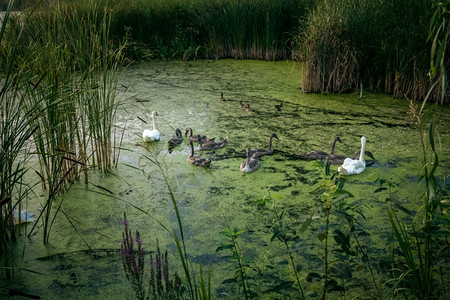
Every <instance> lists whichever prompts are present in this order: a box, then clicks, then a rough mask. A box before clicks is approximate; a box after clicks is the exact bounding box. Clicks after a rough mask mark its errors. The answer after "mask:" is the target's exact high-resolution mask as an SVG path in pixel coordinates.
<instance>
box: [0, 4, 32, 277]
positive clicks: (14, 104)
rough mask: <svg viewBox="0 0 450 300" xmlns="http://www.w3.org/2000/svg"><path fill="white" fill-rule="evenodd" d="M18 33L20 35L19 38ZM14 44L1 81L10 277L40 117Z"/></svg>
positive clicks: (0, 242) (2, 225)
mask: <svg viewBox="0 0 450 300" xmlns="http://www.w3.org/2000/svg"><path fill="white" fill-rule="evenodd" d="M11 5H12V2H10V6H9V7H8V9H7V10H6V13H5V15H4V18H3V21H2V24H1V29H0V44H2V43H3V42H4V38H5V31H6V27H7V26H9V17H10V15H9V14H10V8H11ZM20 34H21V33H20V32H19V37H20ZM16 50H17V49H16V48H15V47H14V45H12V46H11V47H9V48H8V54H9V55H7V56H6V58H5V59H6V60H5V61H4V64H3V67H4V68H2V70H1V72H2V78H1V81H0V86H1V88H0V170H1V171H0V259H1V260H2V261H1V266H2V268H1V270H2V273H3V271H4V272H5V276H6V277H7V278H9V277H10V276H12V275H13V272H12V271H11V270H12V269H10V267H11V261H10V258H9V255H8V244H9V242H11V241H15V240H16V232H15V227H14V225H15V224H16V223H17V222H19V221H20V220H15V219H14V210H18V211H19V212H20V210H21V209H22V200H23V199H25V197H26V196H27V194H28V193H29V192H30V191H31V188H32V184H31V183H27V182H25V180H24V176H25V174H26V172H27V171H28V166H27V164H26V163H27V162H28V160H29V158H30V151H29V150H30V149H29V144H30V143H29V139H30V138H31V136H32V135H33V133H34V132H35V131H36V130H37V128H36V127H32V126H30V125H29V123H28V122H27V121H28V120H30V119H31V120H36V119H38V118H39V117H40V111H39V109H38V108H37V107H34V108H32V109H31V110H25V109H24V104H25V96H26V95H25V93H23V89H27V88H28V83H27V82H24V80H23V79H24V78H27V77H28V75H29V74H28V73H29V71H28V70H26V69H22V68H19V69H17V68H14V66H15V64H16V61H17V60H18V56H17V52H16Z"/></svg>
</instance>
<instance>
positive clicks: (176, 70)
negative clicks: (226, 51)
mask: <svg viewBox="0 0 450 300" xmlns="http://www.w3.org/2000/svg"><path fill="white" fill-rule="evenodd" d="M119 83H120V85H119V95H118V97H120V102H121V105H120V108H119V110H118V122H117V132H118V133H117V134H118V135H122V128H125V131H124V132H123V141H122V145H121V149H120V151H121V152H120V160H119V162H118V166H117V169H115V170H114V174H106V175H104V174H99V173H97V172H96V171H92V172H91V177H90V181H91V182H90V184H88V185H85V184H84V183H81V182H77V183H75V184H74V185H73V186H72V188H71V189H70V191H69V192H68V193H67V194H65V195H63V196H62V197H60V198H59V199H58V200H57V203H56V204H55V205H60V204H61V208H60V211H59V213H58V215H57V217H56V219H55V222H54V224H53V226H52V228H51V234H50V243H49V244H47V245H43V244H42V227H41V224H40V223H39V224H38V225H37V229H35V230H34V232H33V234H32V236H31V237H30V238H29V239H27V238H23V239H19V241H18V243H16V244H13V247H14V249H13V251H14V255H15V256H14V260H15V262H16V264H17V266H19V267H21V268H23V269H26V270H28V271H25V270H23V271H20V272H19V271H16V272H15V277H14V278H13V280H11V281H9V282H4V283H2V285H1V287H8V288H11V289H14V290H17V291H22V292H26V293H29V294H32V295H39V296H41V297H43V298H45V299H76V298H80V299H81V298H83V299H100V298H104V299H133V298H134V292H133V290H132V288H131V286H130V284H129V283H128V281H127V279H126V277H125V274H124V272H123V266H122V261H121V258H120V254H119V253H118V250H119V249H120V242H121V239H122V231H123V225H122V223H121V220H122V218H123V214H124V213H126V214H127V219H128V223H129V225H130V229H131V230H132V231H133V232H135V230H139V232H140V235H141V240H142V241H143V247H144V249H145V250H148V251H154V250H155V249H156V240H158V241H159V245H160V247H161V249H163V250H165V249H167V250H168V253H169V262H170V264H171V268H172V273H174V272H175V271H177V272H178V274H181V275H183V272H182V267H181V263H180V259H179V258H178V254H177V249H176V245H175V242H174V241H173V238H172V236H171V232H170V231H172V230H175V232H179V231H178V224H177V217H176V214H175V210H174V207H173V204H172V201H171V199H170V196H169V193H168V188H167V185H166V183H165V179H164V176H163V174H162V173H161V170H163V172H164V174H165V176H166V178H167V180H168V183H169V185H170V187H171V189H172V190H173V192H174V196H175V199H176V201H177V205H178V209H179V211H180V216H181V220H182V224H183V230H184V234H185V241H186V249H187V253H188V258H189V260H190V261H191V262H192V263H193V264H194V265H193V268H194V270H195V271H196V272H197V270H198V266H197V265H196V264H199V263H201V264H202V265H203V268H204V270H205V269H206V268H210V270H211V282H212V285H213V289H214V294H215V295H216V296H217V297H224V298H230V297H232V296H233V295H235V294H237V289H238V284H237V283H235V284H222V282H223V281H224V280H225V279H229V278H232V277H233V275H234V270H235V263H236V262H235V261H229V260H228V259H226V258H225V256H227V255H230V254H231V251H219V252H216V249H217V248H218V247H219V246H221V245H224V244H228V243H229V240H227V238H226V237H225V236H224V235H222V234H220V232H221V231H223V230H224V229H225V228H229V229H230V230H232V231H233V230H236V231H240V230H246V231H245V232H244V233H242V234H241V235H239V237H238V243H239V247H240V250H241V251H242V255H243V259H244V260H245V262H246V263H247V264H248V265H249V268H248V272H253V273H252V274H269V273H270V274H277V276H278V277H276V278H279V282H281V281H283V280H284V281H285V282H287V281H294V280H295V279H294V275H293V272H292V271H291V270H290V265H289V264H286V262H287V261H288V259H289V257H288V255H287V252H286V248H285V246H284V244H283V243H282V242H280V241H278V240H277V239H274V240H271V238H272V236H273V226H274V224H277V222H276V220H277V216H279V215H280V212H281V211H282V209H288V210H287V214H286V215H287V217H286V222H287V223H288V224H289V226H290V228H292V229H293V228H297V230H298V229H299V228H300V226H301V222H302V220H305V218H306V217H308V216H311V215H312V214H315V212H317V211H318V210H320V205H318V204H317V201H316V200H315V199H316V198H317V195H316V194H315V193H314V191H315V190H316V188H317V187H318V184H319V183H317V181H316V179H317V178H318V176H319V175H321V174H323V172H324V170H323V169H321V168H320V167H318V166H317V165H315V164H314V163H311V162H307V161H303V160H299V158H298V154H301V153H305V152H308V151H310V150H313V149H317V150H323V151H327V152H329V151H330V148H331V143H332V141H333V138H334V137H335V136H339V137H340V138H341V140H342V143H338V144H337V145H336V153H337V154H347V155H352V154H353V153H354V152H355V151H357V150H359V149H360V147H361V145H360V138H361V136H363V135H364V136H365V137H366V138H367V150H369V151H371V152H372V153H373V155H374V156H375V159H376V160H375V161H374V162H373V163H372V164H371V165H370V166H368V167H367V168H366V170H365V171H364V172H363V173H362V174H359V175H354V176H349V177H348V178H347V181H346V183H345V190H347V191H349V192H351V193H352V194H353V196H354V197H353V198H348V199H347V200H348V202H349V203H354V205H357V207H358V209H359V210H360V211H361V214H362V215H364V218H362V217H361V218H360V223H361V224H360V226H362V227H363V228H364V230H365V231H367V232H368V233H369V234H370V235H369V236H367V237H366V238H365V239H364V240H363V242H364V243H365V245H367V253H368V255H369V256H370V257H372V258H374V259H379V260H382V259H383V257H386V256H388V253H389V250H388V246H387V243H388V241H390V240H392V238H391V232H390V225H389V219H388V215H387V212H386V203H385V199H386V198H388V197H390V195H389V194H388V192H387V191H382V192H380V193H374V191H375V190H376V189H377V188H378V187H379V182H380V181H379V179H385V180H387V181H389V182H393V183H395V184H396V185H394V187H393V189H392V192H393V195H392V198H393V199H394V201H396V202H397V203H398V204H400V205H402V206H404V207H405V208H407V209H408V210H409V211H410V212H411V213H412V214H413V215H414V214H415V213H417V212H418V211H419V209H420V206H421V200H420V198H419V197H420V195H421V194H422V193H423V191H424V187H423V185H421V184H418V183H417V179H418V178H419V176H420V175H421V173H420V169H421V166H422V158H423V154H422V152H421V146H420V145H421V142H420V135H419V132H418V130H417V129H416V127H415V123H414V121H415V120H414V118H413V117H412V116H411V115H410V114H408V112H409V107H408V103H407V101H405V100H396V99H392V98H391V97H389V96H386V95H381V94H372V93H369V92H364V93H363V97H362V99H358V98H359V92H356V91H355V92H354V93H349V94H342V95H331V94H330V95H326V96H325V95H312V94H303V93H302V90H301V87H300V71H299V66H298V65H297V64H295V63H292V62H285V61H282V62H262V61H236V60H219V61H192V62H150V63H145V64H144V63H143V64H138V65H135V66H130V67H129V68H128V69H127V70H125V71H124V72H123V73H122V74H121V75H120V78H119ZM221 93H223V94H224V98H225V101H221V100H220V95H221ZM247 104H248V105H249V106H250V107H251V108H252V110H249V109H246V108H245V106H246V105H247ZM243 106H244V107H243ZM152 111H156V112H157V113H158V115H159V116H156V117H155V123H156V128H157V129H158V131H159V132H160V134H161V140H160V141H159V142H155V143H149V144H145V143H144V142H143V141H142V136H141V135H142V131H143V130H144V129H146V128H147V129H152V128H151V127H152V122H151V119H150V115H151V112H152ZM142 120H143V121H145V122H146V123H144V122H143V121H142ZM449 120H450V111H449V110H448V108H443V109H442V111H441V112H440V118H439V122H438V125H437V129H438V131H439V137H440V143H441V144H440V145H438V146H439V153H438V154H439V156H440V166H441V168H440V170H439V172H441V173H443V174H446V173H448V170H449V168H450V160H449V157H450V156H449V151H450V136H449V135H450V128H449V127H448V126H447V125H448V124H449ZM187 127H191V128H192V129H193V131H194V134H205V135H207V136H208V137H216V140H220V139H222V138H225V137H228V143H227V145H226V146H225V147H223V148H220V149H217V150H214V151H197V150H198V146H197V145H196V146H195V147H196V149H195V150H196V154H198V155H201V156H204V157H207V158H209V159H211V160H212V162H211V166H210V167H209V168H201V167H195V166H192V165H190V164H189V163H188V162H187V161H186V159H187V156H188V155H189V153H190V148H189V145H188V144H187V140H186V138H184V140H183V143H182V144H181V145H179V146H177V147H175V148H173V149H172V150H171V151H169V150H168V147H167V141H168V140H169V139H170V138H171V137H172V136H173V135H175V129H176V128H180V129H181V131H182V132H183V133H184V131H185V129H186V128H187ZM272 133H276V134H277V136H278V137H279V140H277V139H273V148H274V154H273V155H271V156H264V157H262V158H260V168H259V169H258V170H257V171H255V172H253V173H249V174H245V173H243V172H240V170H239V166H240V164H241V162H242V161H243V160H244V155H243V154H242V153H241V152H242V151H244V150H245V149H246V148H248V147H250V148H268V144H269V136H270V135H271V134H272ZM155 163H156V164H158V165H159V167H158V166H157V165H156V164H155ZM337 167H338V166H331V171H332V172H333V171H336V170H337ZM99 187H101V188H99ZM106 190H107V191H110V192H111V193H112V194H111V193H108V192H106ZM44 195H45V193H42V195H41V197H43V198H42V199H40V201H41V202H42V203H43V202H44V201H45V199H44V198H45V196H44ZM37 196H38V197H39V196H40V195H39V193H38V194H37ZM34 197H36V195H34ZM36 200H37V199H36V198H31V197H30V199H28V200H27V203H28V209H29V210H31V211H34V212H38V210H39V208H40V204H39V203H38V201H36ZM342 224H343V223H342ZM342 224H337V223H336V221H334V224H332V227H333V226H334V228H332V229H331V230H333V229H335V228H339V226H344V225H342ZM31 225H32V224H26V225H21V226H22V227H21V229H23V231H25V230H28V231H29V230H30V228H31V227H30V226H31ZM162 225H164V226H165V227H166V228H167V229H169V231H167V230H165V229H164V228H163V226H162ZM323 226H324V220H321V219H320V218H318V219H317V220H314V221H313V223H312V224H311V225H310V227H309V228H307V229H306V230H305V231H304V232H297V238H296V240H295V241H293V242H291V245H292V249H291V251H292V253H293V256H294V259H295V261H296V263H297V266H298V268H299V270H300V274H301V276H302V278H303V279H302V282H303V283H305V280H304V278H305V277H306V274H308V273H309V272H316V273H321V272H322V269H323V264H322V263H321V260H320V257H321V255H323V253H322V252H321V251H322V249H323V244H322V243H321V242H320V240H319V238H318V235H319V233H320V232H321V231H323ZM330 243H331V241H330ZM333 243H334V241H333ZM146 263H147V262H146ZM146 265H147V264H146ZM268 266H270V267H268ZM30 271H32V272H30ZM364 274H365V273H364V272H363V271H361V272H354V274H353V276H354V277H358V276H360V277H364V276H365V275H364ZM261 276H262V275H261ZM271 278H272V279H273V278H275V277H271ZM276 281H277V280H274V282H272V283H268V281H267V280H266V281H263V280H260V281H259V282H258V281H257V280H255V282H257V283H256V284H255V285H254V286H253V288H252V289H253V290H254V291H255V292H257V293H260V292H261V291H264V290H265V289H266V288H267V286H266V285H270V284H272V285H273V284H276ZM306 285H307V284H306ZM361 292H362V290H358V289H355V290H354V291H353V293H354V295H358V293H361ZM292 293H295V291H294V292H292ZM349 293H350V292H349Z"/></svg>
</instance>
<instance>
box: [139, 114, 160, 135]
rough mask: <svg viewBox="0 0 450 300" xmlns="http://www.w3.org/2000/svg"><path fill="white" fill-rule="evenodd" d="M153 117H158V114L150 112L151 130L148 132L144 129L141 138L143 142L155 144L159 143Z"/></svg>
mask: <svg viewBox="0 0 450 300" xmlns="http://www.w3.org/2000/svg"><path fill="white" fill-rule="evenodd" d="M155 115H156V116H158V113H157V112H156V111H152V114H151V116H152V123H153V129H152V130H149V129H145V130H144V131H143V132H142V138H143V139H144V141H145V142H156V141H159V139H160V135H159V131H158V130H157V129H156V125H155Z"/></svg>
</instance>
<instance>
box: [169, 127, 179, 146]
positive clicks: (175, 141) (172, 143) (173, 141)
mask: <svg viewBox="0 0 450 300" xmlns="http://www.w3.org/2000/svg"><path fill="white" fill-rule="evenodd" d="M182 141H183V134H182V133H181V130H180V128H177V129H175V135H174V136H173V137H172V138H171V139H170V140H169V141H168V142H167V143H168V144H169V147H175V146H176V145H179V144H181V142H182Z"/></svg>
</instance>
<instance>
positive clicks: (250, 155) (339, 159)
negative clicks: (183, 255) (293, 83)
mask: <svg viewBox="0 0 450 300" xmlns="http://www.w3.org/2000/svg"><path fill="white" fill-rule="evenodd" d="M220 100H221V101H225V98H224V97H223V93H221V96H220ZM240 107H242V108H245V109H248V110H250V109H251V108H250V105H248V104H247V105H246V104H243V103H242V102H240ZM281 107H282V103H280V104H279V105H276V109H277V110H279V109H281ZM150 116H151V119H152V125H153V129H152V130H149V129H145V130H144V131H143V133H142V138H143V140H144V141H145V142H156V141H159V140H160V134H159V131H158V130H157V129H156V125H155V116H158V113H157V112H155V111H153V112H152V113H151V115H150ZM185 135H186V137H187V139H188V141H189V142H188V143H189V146H190V148H191V152H190V154H189V156H188V158H187V161H188V162H189V163H190V164H192V165H194V166H201V167H208V166H210V165H211V160H210V159H208V158H205V157H202V156H200V155H195V151H194V143H198V144H199V149H198V151H210V150H216V149H220V148H222V147H225V146H226V144H227V142H228V137H226V138H224V139H223V140H221V141H216V140H215V138H208V137H207V136H205V135H203V134H195V135H194V134H193V131H192V128H190V127H188V128H186V130H185ZM273 138H276V139H278V140H279V138H278V136H277V135H276V134H275V133H272V134H271V135H270V137H269V148H268V149H259V148H254V149H251V148H248V149H246V151H242V152H241V153H240V154H241V155H245V156H246V159H245V160H244V161H243V162H242V163H241V166H240V170H241V171H242V172H245V173H250V172H254V171H256V170H257V169H258V168H259V165H260V163H259V158H260V157H262V156H265V155H271V154H273V146H272V139H273ZM182 142H183V134H182V132H181V130H180V129H179V128H177V129H176V130H175V135H174V136H173V137H172V138H171V139H170V140H169V141H168V142H167V143H168V146H169V148H170V149H171V148H173V147H175V146H178V145H180V144H181V143H182ZM337 142H340V143H342V141H341V139H340V138H339V137H337V136H336V137H335V138H334V140H333V144H332V147H331V152H330V153H327V152H325V151H320V150H313V151H310V152H308V153H305V154H300V155H298V157H299V158H300V159H304V160H321V161H327V162H328V163H329V164H332V165H338V164H342V165H341V166H340V167H339V168H338V171H339V173H340V174H341V175H353V174H359V173H361V172H362V171H364V169H365V168H366V161H365V159H364V156H365V155H367V156H369V157H371V158H372V159H375V158H374V156H373V154H372V153H371V152H370V151H366V150H365V148H366V138H365V137H364V136H363V137H361V150H359V151H357V152H355V153H354V155H353V157H351V158H350V157H347V156H346V155H339V154H335V147H336V143H337ZM358 156H359V158H358V159H356V158H357V157H358Z"/></svg>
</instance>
